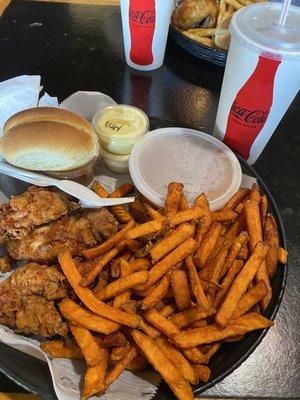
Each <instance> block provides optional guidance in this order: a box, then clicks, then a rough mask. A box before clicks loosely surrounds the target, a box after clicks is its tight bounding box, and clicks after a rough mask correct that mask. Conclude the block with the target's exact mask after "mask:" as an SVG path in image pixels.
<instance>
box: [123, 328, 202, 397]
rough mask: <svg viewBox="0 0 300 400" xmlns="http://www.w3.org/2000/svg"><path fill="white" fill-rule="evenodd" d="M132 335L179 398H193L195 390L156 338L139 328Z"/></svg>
mask: <svg viewBox="0 0 300 400" xmlns="http://www.w3.org/2000/svg"><path fill="white" fill-rule="evenodd" d="M131 335H132V337H133V339H134V341H135V343H136V344H137V346H138V347H139V348H140V349H141V351H142V353H143V354H144V355H145V357H146V358H147V360H148V361H149V363H150V364H151V365H152V366H153V368H154V369H155V370H156V371H157V372H158V373H159V374H160V375H161V376H162V377H163V379H164V380H165V381H166V383H167V384H168V385H169V386H170V388H171V389H172V391H173V392H174V394H175V395H176V396H177V398H178V400H193V399H194V396H193V391H192V388H191V386H190V385H189V383H188V382H187V380H186V379H185V378H184V377H183V375H182V373H181V372H180V371H179V370H178V369H177V368H176V367H175V366H174V365H173V364H172V363H171V362H170V361H169V360H168V358H167V357H166V356H165V355H164V353H163V352H162V351H161V350H160V348H159V347H158V346H157V345H156V344H155V342H154V340H153V339H151V338H150V337H149V336H147V335H145V334H144V333H142V332H139V331H138V330H136V329H135V330H132V331H131Z"/></svg>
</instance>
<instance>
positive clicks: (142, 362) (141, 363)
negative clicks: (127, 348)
mask: <svg viewBox="0 0 300 400" xmlns="http://www.w3.org/2000/svg"><path fill="white" fill-rule="evenodd" d="M148 366H149V364H148V362H147V360H146V359H145V358H144V357H143V356H142V355H141V354H138V355H137V356H136V357H135V358H134V359H133V360H132V361H130V363H129V364H128V365H127V367H126V369H128V371H132V372H140V371H144V370H145V369H147V367H148Z"/></svg>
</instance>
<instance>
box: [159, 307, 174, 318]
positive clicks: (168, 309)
mask: <svg viewBox="0 0 300 400" xmlns="http://www.w3.org/2000/svg"><path fill="white" fill-rule="evenodd" d="M159 312H160V313H161V315H163V316H164V317H165V318H168V317H169V316H170V315H172V314H174V312H175V306H173V305H172V304H167V305H166V306H164V307H163V308H162V309H161V310H160V311H159Z"/></svg>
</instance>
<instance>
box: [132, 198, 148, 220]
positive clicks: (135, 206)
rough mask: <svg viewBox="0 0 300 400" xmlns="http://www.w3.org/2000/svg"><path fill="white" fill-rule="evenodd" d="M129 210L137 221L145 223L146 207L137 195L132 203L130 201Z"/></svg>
mask: <svg viewBox="0 0 300 400" xmlns="http://www.w3.org/2000/svg"><path fill="white" fill-rule="evenodd" d="M129 212H130V214H131V215H132V216H133V218H134V219H135V221H136V222H139V223H144V222H146V221H147V218H146V207H145V205H144V204H143V203H142V202H141V200H139V199H138V198H137V197H136V198H135V199H134V201H133V202H132V203H129Z"/></svg>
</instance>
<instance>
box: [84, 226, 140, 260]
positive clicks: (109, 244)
mask: <svg viewBox="0 0 300 400" xmlns="http://www.w3.org/2000/svg"><path fill="white" fill-rule="evenodd" d="M134 224H135V222H134V221H133V220H131V221H129V222H128V224H126V225H125V226H124V228H122V229H121V230H120V231H119V232H117V233H116V234H115V235H113V236H111V237H110V238H109V239H107V240H106V241H105V242H104V243H102V244H100V245H99V246H97V247H92V248H91V249H86V250H83V251H82V252H81V255H83V257H85V258H87V259H91V258H95V257H98V256H101V255H103V254H105V253H107V252H108V251H109V250H111V249H112V248H113V247H114V246H115V245H116V244H117V243H119V242H120V240H121V239H123V238H124V237H125V235H126V232H127V231H128V230H129V229H131V228H132V227H133V226H134Z"/></svg>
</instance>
